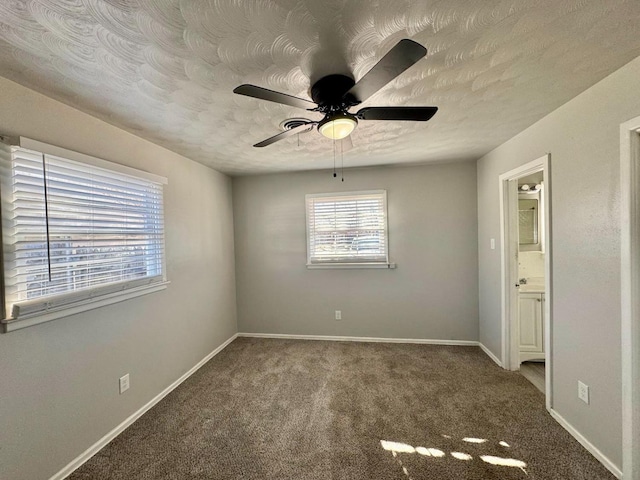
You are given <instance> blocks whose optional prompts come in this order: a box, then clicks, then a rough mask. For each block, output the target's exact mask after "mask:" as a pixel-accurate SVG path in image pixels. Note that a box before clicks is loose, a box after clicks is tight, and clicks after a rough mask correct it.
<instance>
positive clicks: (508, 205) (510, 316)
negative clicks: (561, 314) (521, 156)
mask: <svg viewBox="0 0 640 480" xmlns="http://www.w3.org/2000/svg"><path fill="white" fill-rule="evenodd" d="M539 171H542V176H543V182H544V188H543V189H542V195H541V203H542V208H543V211H544V245H545V257H544V273H545V277H544V291H545V302H544V351H545V391H546V393H545V401H546V406H547V409H551V408H552V406H553V402H552V399H553V391H552V388H553V387H552V385H553V382H552V368H551V365H552V362H553V348H552V341H551V340H552V338H553V330H552V327H553V322H552V308H551V306H552V290H551V285H552V278H551V271H552V270H551V265H552V255H551V254H552V245H551V154H546V155H544V156H542V157H540V158H537V159H535V160H532V161H531V162H528V163H525V164H524V165H521V166H519V167H517V168H514V169H513V170H509V171H508V172H506V173H503V174H502V175H500V176H499V179H498V180H499V188H500V237H501V240H502V241H501V271H502V282H501V283H502V365H503V367H504V368H505V369H507V370H518V369H519V368H520V358H519V352H518V290H517V287H516V286H515V285H516V283H517V281H518V262H517V255H518V229H517V205H518V187H517V179H518V178H521V177H524V176H526V175H530V174H532V173H535V172H539Z"/></svg>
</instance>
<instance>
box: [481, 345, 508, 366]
mask: <svg viewBox="0 0 640 480" xmlns="http://www.w3.org/2000/svg"><path fill="white" fill-rule="evenodd" d="M478 346H479V347H480V349H481V350H482V351H483V352H484V353H486V354H487V356H488V357H489V358H490V359H491V360H493V361H494V362H496V363H497V364H498V366H499V367H500V368H504V367H503V366H502V362H501V361H500V359H499V358H498V357H496V356H495V355H494V354H493V352H492V351H491V350H489V349H488V348H487V347H485V346H484V345H483V344H482V343H481V342H478Z"/></svg>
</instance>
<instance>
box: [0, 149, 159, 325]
mask: <svg viewBox="0 0 640 480" xmlns="http://www.w3.org/2000/svg"><path fill="white" fill-rule="evenodd" d="M0 141H2V144H1V147H2V149H3V150H5V152H2V155H11V147H19V148H22V149H26V150H31V151H35V152H38V153H42V154H44V155H49V156H52V157H58V158H60V159H63V160H69V161H71V162H76V163H82V164H85V165H89V166H93V167H97V168H100V169H103V170H107V171H109V172H111V173H116V174H122V175H126V176H129V177H134V178H136V179H142V180H145V181H148V182H150V183H155V184H159V185H161V188H162V207H161V209H162V210H164V198H165V193H166V192H165V188H164V187H165V185H167V184H168V181H167V179H166V178H165V177H162V176H159V175H155V174H152V173H149V172H145V171H142V170H138V169H135V168H132V167H128V166H125V165H121V164H118V163H113V162H109V161H107V160H103V159H100V158H96V157H92V156H90V155H85V154H82V153H78V152H74V151H71V150H67V149H64V148H61V147H57V146H54V145H49V144H46V143H43V142H39V141H37V140H32V139H28V138H25V137H19V138H18V139H9V138H6V137H0ZM3 186H4V185H3ZM1 193H2V212H3V213H4V212H5V211H6V208H7V206H8V202H9V201H10V200H9V199H7V195H10V194H9V193H8V192H1ZM162 225H163V230H164V229H165V226H166V219H165V220H164V221H163V224H162ZM0 233H2V232H1V230H0ZM159 245H161V248H162V252H163V254H162V259H161V262H160V265H161V272H160V273H161V274H160V275H156V276H153V277H151V276H150V277H141V278H139V279H137V280H136V279H131V280H125V281H118V282H109V283H105V284H99V285H97V286H96V287H94V288H88V289H84V290H81V291H75V292H74V291H69V292H65V293H62V294H59V295H52V296H44V297H39V298H36V299H34V300H33V303H35V304H37V303H38V302H39V303H40V304H43V303H44V304H46V306H45V307H44V308H36V309H35V310H31V309H30V308H29V306H30V301H28V300H27V301H23V302H20V306H21V309H22V310H23V312H24V313H21V314H20V315H19V316H18V317H17V318H13V317H12V316H11V315H12V312H8V311H7V307H8V305H7V298H6V291H5V284H4V277H5V268H6V263H5V261H4V258H3V256H4V234H3V242H2V248H0V255H1V256H0V267H1V272H0V273H1V275H0V278H1V284H0V287H1V290H0V300H1V305H0V307H2V312H1V314H0V317H1V318H0V325H1V329H2V332H3V333H6V332H10V331H14V330H19V329H22V328H25V327H29V326H32V325H37V324H40V323H44V322H49V321H51V320H55V319H58V318H63V317H67V316H70V315H75V314H77V313H81V312H84V311H88V310H92V309H95V308H99V307H102V306H105V305H111V304H113V303H118V302H122V301H125V300H128V299H131V298H136V297H139V296H142V295H147V294H149V293H153V292H157V291H161V290H164V289H166V288H167V285H168V284H169V283H170V282H169V281H168V280H167V265H166V241H165V237H164V236H163V238H162V239H161V240H160V244H159Z"/></svg>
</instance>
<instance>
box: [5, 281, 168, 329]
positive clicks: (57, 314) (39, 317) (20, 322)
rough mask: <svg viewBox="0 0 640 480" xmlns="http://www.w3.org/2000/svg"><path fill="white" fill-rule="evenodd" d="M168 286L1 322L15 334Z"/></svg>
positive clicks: (130, 291)
mask: <svg viewBox="0 0 640 480" xmlns="http://www.w3.org/2000/svg"><path fill="white" fill-rule="evenodd" d="M167 285H169V282H159V283H154V284H151V285H144V286H141V287H136V288H131V289H128V290H125V291H122V292H115V293H110V294H107V295H101V296H100V297H95V298H91V299H87V300H82V301H79V302H76V303H73V304H70V305H65V306H63V307H59V308H56V309H52V310H48V311H46V312H38V313H35V314H33V315H28V316H24V317H20V318H7V319H4V320H1V321H0V323H1V324H2V332H3V333H8V332H13V331H14V330H20V329H22V328H27V327H31V326H33V325H38V324H40V323H45V322H50V321H51V320H56V319H58V318H63V317H69V316H71V315H75V314H77V313H82V312H86V311H88V310H93V309H95V308H100V307H104V306H107V305H111V304H113V303H118V302H124V301H125V300H129V299H132V298H136V297H141V296H142V295H147V294H149V293H154V292H159V291H160V290H164V289H166V288H167Z"/></svg>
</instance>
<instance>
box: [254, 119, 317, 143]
mask: <svg viewBox="0 0 640 480" xmlns="http://www.w3.org/2000/svg"><path fill="white" fill-rule="evenodd" d="M315 124H316V122H309V123H303V124H302V125H298V126H297V127H293V128H292V129H290V130H285V131H284V132H282V133H279V134H277V135H274V136H273V137H269V138H267V139H266V140H263V141H261V142H259V143H256V144H255V145H254V147H266V146H267V145H271V144H272V143H275V142H277V141H279V140H282V139H284V138H287V137H291V136H293V135H295V134H296V133H302V132H306V131H307V130H309V127H313V125H315Z"/></svg>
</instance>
